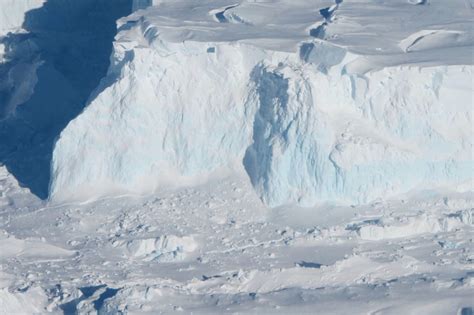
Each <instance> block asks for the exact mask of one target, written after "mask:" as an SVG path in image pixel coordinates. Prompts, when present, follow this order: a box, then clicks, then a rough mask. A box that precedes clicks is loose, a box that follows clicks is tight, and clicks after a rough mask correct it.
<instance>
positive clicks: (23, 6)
mask: <svg viewBox="0 0 474 315" xmlns="http://www.w3.org/2000/svg"><path fill="white" fill-rule="evenodd" d="M45 1H46V0H0V35H2V34H4V33H7V32H8V31H18V30H19V29H21V28H22V25H23V22H24V21H25V13H26V12H28V11H30V10H33V9H37V8H39V7H41V6H42V5H43V3H44V2H45Z"/></svg>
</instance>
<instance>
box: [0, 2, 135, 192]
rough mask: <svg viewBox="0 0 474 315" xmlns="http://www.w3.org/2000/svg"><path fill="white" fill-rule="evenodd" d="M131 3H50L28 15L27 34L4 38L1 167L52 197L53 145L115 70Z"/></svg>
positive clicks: (0, 88) (0, 83)
mask: <svg viewBox="0 0 474 315" xmlns="http://www.w3.org/2000/svg"><path fill="white" fill-rule="evenodd" d="M131 10H132V0H47V1H46V2H45V3H44V5H43V6H42V7H40V8H38V9H35V10H31V11H29V12H27V13H26V14H25V21H24V24H23V28H24V29H25V30H26V31H27V33H26V34H12V33H10V34H8V35H7V36H6V37H4V38H2V42H3V45H4V46H5V56H4V57H5V59H6V60H7V61H6V62H4V63H2V64H0V164H3V165H5V166H6V167H7V169H8V171H9V172H10V173H11V174H13V176H15V178H16V179H17V180H18V181H19V183H20V185H22V186H24V187H27V188H29V189H30V190H31V192H32V193H34V194H35V195H37V196H38V197H40V198H42V199H45V198H47V196H48V186H49V181H50V164H51V156H52V150H53V147H54V142H55V140H56V139H57V137H58V136H59V134H60V133H61V131H62V130H63V129H64V128H65V127H66V125H67V124H68V123H69V122H70V121H71V120H72V119H74V118H75V117H76V116H77V115H79V114H80V112H81V111H82V110H83V108H84V107H85V105H86V103H87V100H88V98H89V95H90V94H91V93H92V92H93V91H94V89H95V88H96V87H97V86H98V85H99V82H100V80H101V79H102V78H103V77H104V76H105V75H106V73H107V69H108V67H109V60H110V55H111V52H112V42H113V38H114V36H115V34H116V20H117V19H119V18H120V17H123V16H127V15H129V14H130V13H131Z"/></svg>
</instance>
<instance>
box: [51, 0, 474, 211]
mask: <svg viewBox="0 0 474 315" xmlns="http://www.w3.org/2000/svg"><path fill="white" fill-rule="evenodd" d="M323 2H324V1H321V2H317V3H319V4H320V5H321V6H323V5H326V3H323ZM137 3H138V2H136V3H135V4H137ZM189 3H191V2H185V1H183V2H179V1H178V2H171V1H164V4H160V5H157V6H155V7H152V8H149V9H147V10H146V11H143V10H142V11H139V12H138V13H136V14H135V15H132V16H130V17H129V18H127V19H123V20H121V21H120V23H119V25H120V30H121V31H120V33H119V35H118V36H117V38H116V42H115V44H114V53H113V56H112V65H111V68H110V69H109V73H108V76H107V78H106V79H105V80H103V81H102V84H101V86H100V88H99V90H98V91H97V95H96V96H95V97H94V98H93V99H92V100H91V102H90V104H89V105H88V107H87V108H86V109H85V111H84V112H83V113H82V114H81V115H80V116H79V117H77V118H76V119H75V120H73V121H72V122H71V123H70V124H69V125H68V126H67V128H66V129H65V130H64V131H63V132H62V133H61V135H60V137H59V139H58V141H57V142H56V145H55V149H54V152H53V160H52V169H51V172H52V180H51V186H50V195H51V198H52V199H53V200H56V201H62V200H71V199H79V200H83V199H88V198H96V197H99V196H105V195H113V194H119V193H136V194H142V193H151V192H154V191H156V190H157V189H159V188H160V187H168V186H169V185H185V184H190V183H194V182H195V181H196V180H200V179H203V178H206V177H207V176H211V175H210V174H212V173H216V172H218V171H219V170H221V169H222V168H225V167H228V166H229V165H235V162H236V161H237V162H238V164H239V165H240V169H241V170H245V171H246V172H247V174H248V176H249V177H250V179H251V181H252V184H253V185H254V187H255V189H256V191H257V193H258V194H259V195H260V196H261V198H262V200H263V201H264V202H265V203H266V204H268V205H269V206H278V205H282V204H288V203H298V204H300V205H303V206H310V205H313V204H316V203H319V202H324V201H335V202H343V203H365V202H369V201H371V200H374V199H377V198H386V197H389V196H394V195H397V194H400V193H405V192H408V191H411V190H418V189H430V188H433V187H440V186H449V187H455V186H456V185H458V184H462V183H464V182H466V181H469V180H472V178H473V174H472V163H473V156H472V152H473V151H472V150H473V143H472V141H473V140H472V131H473V130H472V97H473V94H472V87H471V85H470V82H471V78H472V75H473V73H472V71H473V67H472V65H462V64H454V65H450V63H447V64H446V65H443V64H442V63H443V60H442V59H436V58H438V57H439V56H438V55H437V54H436V55H433V54H431V55H429V56H431V57H433V56H437V57H436V58H434V57H433V58H434V59H430V61H429V62H426V61H423V60H422V59H423V58H421V57H420V56H421V55H420V54H415V55H411V56H413V57H410V56H406V55H403V53H402V52H400V55H399V56H398V57H397V58H398V62H394V61H393V59H394V57H393V56H394V55H392V57H384V56H379V57H384V58H386V59H384V61H383V62H381V59H380V58H379V59H373V60H372V61H373V62H370V60H369V59H368V58H366V57H365V56H364V55H360V54H359V53H358V52H357V51H356V50H352V49H350V47H345V46H343V45H340V44H338V45H334V44H331V43H329V42H328V41H322V40H321V39H319V38H318V39H313V38H311V36H310V33H311V32H309V33H308V34H307V35H306V36H303V35H302V34H303V33H302V32H306V31H308V30H310V29H311V27H312V26H311V25H312V24H311V23H310V18H311V16H310V14H309V13H311V12H310V11H308V10H310V8H307V10H306V11H305V10H304V9H305V7H304V6H305V5H307V4H306V3H305V2H299V1H297V2H295V3H293V2H292V5H291V6H289V7H288V9H287V10H286V11H287V12H286V13H287V14H288V15H290V16H291V15H293V16H295V17H296V16H297V17H299V20H298V19H297V21H298V22H299V23H298V24H296V25H294V26H291V27H289V26H288V25H290V24H288V23H290V22H291V21H293V20H292V19H289V18H288V17H287V16H285V17H282V18H281V19H282V20H281V21H278V20H277V21H274V22H275V24H272V25H269V24H268V21H267V20H266V18H265V16H266V15H265V14H268V13H265V12H266V11H267V10H269V11H272V10H273V11H272V12H273V13H274V12H276V11H278V10H282V8H281V7H276V6H270V5H269V6H268V7H267V8H266V7H264V6H265V5H268V4H258V7H246V5H247V6H250V5H253V4H249V3H250V2H249V3H246V2H243V3H242V4H241V5H240V6H233V4H232V3H230V2H229V1H218V3H215V2H212V5H213V6H211V7H209V5H210V4H209V3H211V2H209V3H207V2H206V1H204V2H200V5H196V7H194V9H195V10H190V8H189ZM193 3H194V2H193ZM214 3H215V4H214ZM269 3H270V2H269ZM315 3H316V2H315ZM255 5H257V4H255ZM407 5H409V4H407ZM258 10H262V11H258ZM292 10H293V11H292ZM301 12H303V13H304V14H301ZM221 13H222V15H223V16H224V17H225V16H227V17H229V16H232V19H227V20H225V21H224V20H222V19H218V18H217V17H216V14H221ZM306 13H308V14H306ZM245 14H248V15H245ZM298 14H299V15H298ZM272 16H273V15H272ZM306 19H308V22H307V24H304V23H303V22H305V21H306ZM183 20H186V21H187V22H186V23H185V24H186V26H185V27H183V26H182V25H183ZM259 23H262V24H261V25H259ZM278 27H280V29H279V28H278ZM275 28H276V29H275ZM262 32H264V33H262ZM402 35H403V34H402ZM402 38H403V36H402ZM466 38H467V37H466ZM450 40H451V39H450ZM462 47H464V46H462ZM396 49H399V48H396ZM462 52H463V53H464V50H462ZM410 58H411V59H410ZM420 58H421V59H420ZM462 60H464V57H463V58H460V59H459V60H458V61H459V62H461V61H462ZM371 64H376V65H377V67H375V68H373V69H372V68H371V67H370V65H371ZM381 64H385V66H384V67H381V66H380V65H381ZM238 168H239V167H238ZM237 171H238V170H237Z"/></svg>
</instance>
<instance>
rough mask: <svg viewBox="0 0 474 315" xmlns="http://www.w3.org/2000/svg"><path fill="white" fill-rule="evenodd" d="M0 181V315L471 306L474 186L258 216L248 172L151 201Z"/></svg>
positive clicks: (457, 309)
mask: <svg viewBox="0 0 474 315" xmlns="http://www.w3.org/2000/svg"><path fill="white" fill-rule="evenodd" d="M0 183H1V187H2V191H7V193H6V194H4V195H3V197H1V199H0V200H1V206H0V214H1V216H0V230H1V231H2V236H1V239H0V244H1V245H0V246H2V253H1V255H0V263H1V265H2V273H1V274H0V276H1V277H0V279H1V282H0V283H1V288H2V289H0V313H5V314H12V313H16V312H18V311H19V310H21V311H24V313H25V314H27V313H32V312H34V311H30V310H37V312H38V313H45V312H47V311H48V310H49V311H51V312H57V313H61V312H64V313H65V314H73V313H74V311H76V310H77V311H78V313H79V314H88V313H87V312H91V314H95V312H100V314H117V313H119V312H124V313H125V314H158V313H174V312H177V311H183V312H184V313H198V314H201V313H203V314H204V313H205V314H209V313H219V314H222V313H247V312H248V313H259V314H261V313H272V314H277V313H278V314H280V313H281V314H296V313H315V312H316V313H318V314H401V313H404V312H407V313H408V314H443V315H444V314H469V313H468V312H469V311H470V310H471V311H472V308H473V307H474V305H473V304H472V296H473V294H474V281H473V274H472V268H473V267H474V265H473V261H474V256H473V249H474V244H473V235H474V233H473V232H474V226H473V216H474V195H473V193H472V192H470V193H446V192H437V193H432V194H425V195H416V196H405V198H404V200H398V201H396V200H393V201H390V200H385V201H380V202H377V203H374V204H370V205H366V206H358V207H351V208H348V207H333V206H329V205H327V206H320V207H318V208H312V209H308V208H291V209H290V208H277V209H272V210H269V209H268V208H266V207H264V206H263V204H262V203H261V202H260V201H259V199H258V196H257V195H256V194H255V192H254V190H253V188H252V186H251V184H250V182H249V180H248V179H247V178H246V177H245V176H242V177H239V176H230V177H227V178H224V179H221V180H217V181H210V182H209V183H207V184H204V185H200V186H195V187H193V188H186V189H177V190H174V189H172V190H168V191H167V192H162V194H160V196H159V197H157V196H156V195H155V196H149V197H126V196H123V197H115V198H106V199H102V200H98V201H95V202H92V203H83V204H80V203H71V204H63V205H56V206H52V205H48V204H47V203H45V202H42V201H39V200H37V199H35V198H33V197H32V196H31V195H30V194H29V193H28V191H26V190H20V189H19V188H18V187H17V185H16V183H15V180H14V179H13V178H12V177H11V175H8V173H6V172H5V171H3V173H2V175H1V178H0ZM20 305H21V307H20ZM316 310H317V311H316ZM463 312H467V313H463Z"/></svg>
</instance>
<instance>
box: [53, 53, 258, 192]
mask: <svg viewBox="0 0 474 315" xmlns="http://www.w3.org/2000/svg"><path fill="white" fill-rule="evenodd" d="M178 46H179V47H175V49H176V50H175V53H172V54H167V55H166V57H162V54H163V53H165V52H164V51H162V50H158V51H156V50H151V49H134V50H133V51H128V52H126V53H124V55H123V59H122V60H120V61H117V62H116V63H117V68H116V69H113V71H112V72H114V71H116V73H115V74H113V76H114V77H113V78H110V79H111V81H112V84H107V83H106V85H104V86H103V87H102V91H101V92H100V94H99V95H98V96H97V97H96V98H95V99H94V100H93V101H92V102H91V103H90V105H89V106H88V108H87V109H86V110H85V111H84V112H83V113H82V115H81V118H80V119H76V120H74V121H72V122H71V123H70V125H69V126H68V128H67V129H66V130H64V132H63V133H62V134H61V137H60V138H59V139H58V141H57V143H56V146H55V153H54V154H53V164H52V172H53V177H54V178H55V179H54V181H53V182H52V186H51V193H52V195H53V197H55V198H58V199H62V198H68V197H71V196H72V197H74V198H80V197H82V196H88V195H90V192H91V191H94V192H95V193H97V194H100V195H104V194H109V193H114V192H123V191H131V192H135V193H143V192H152V191H154V190H155V189H156V187H157V186H163V185H168V184H173V183H176V182H178V183H180V182H181V183H182V182H183V181H186V180H188V179H189V180H194V179H195V178H196V177H200V176H203V175H205V174H206V173H208V172H210V171H213V170H214V169H216V168H218V167H226V166H227V165H228V164H230V163H232V162H233V160H236V159H241V157H242V156H243V154H244V151H245V148H246V146H247V145H248V143H249V138H250V131H249V130H250V127H251V126H250V124H249V123H248V119H247V115H248V112H249V110H248V109H247V108H246V107H245V106H244V105H245V104H244V103H245V98H246V88H247V83H248V80H247V76H248V70H246V69H248V64H247V61H246V56H245V51H246V48H238V47H232V46H227V45H221V46H219V47H217V48H215V50H216V52H214V53H209V52H207V50H208V47H207V46H208V45H207V44H205V45H198V46H197V47H193V46H192V45H191V46H188V45H178ZM213 47H214V46H213ZM178 49H179V50H178ZM183 65H185V66H183ZM190 70H192V71H190ZM66 159H67V160H69V162H67V163H64V162H65V161H66ZM71 174H75V175H74V176H72V177H71ZM76 174H77V175H78V176H76Z"/></svg>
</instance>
